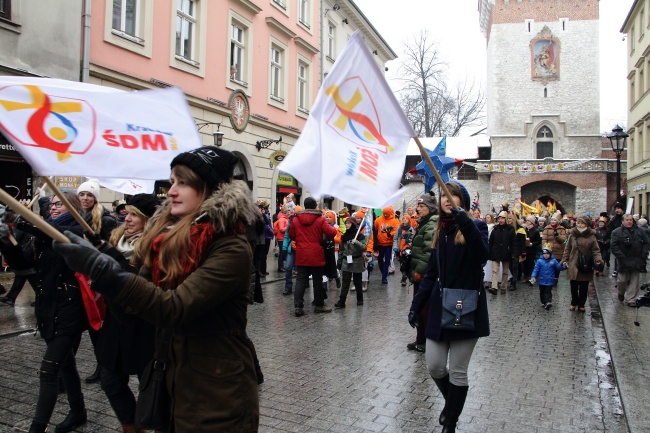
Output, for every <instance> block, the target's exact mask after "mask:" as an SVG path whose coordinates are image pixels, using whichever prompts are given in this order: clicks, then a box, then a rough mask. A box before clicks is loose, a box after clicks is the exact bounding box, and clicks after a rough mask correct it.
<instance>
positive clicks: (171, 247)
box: [135, 165, 212, 282]
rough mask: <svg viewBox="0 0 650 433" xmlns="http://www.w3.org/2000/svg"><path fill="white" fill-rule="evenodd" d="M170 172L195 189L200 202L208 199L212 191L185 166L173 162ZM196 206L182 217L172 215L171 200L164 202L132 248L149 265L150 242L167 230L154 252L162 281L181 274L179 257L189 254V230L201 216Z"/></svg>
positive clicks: (175, 277)
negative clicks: (199, 196) (156, 250)
mask: <svg viewBox="0 0 650 433" xmlns="http://www.w3.org/2000/svg"><path fill="white" fill-rule="evenodd" d="M172 173H173V174H174V175H175V176H176V179H177V180H179V181H183V182H185V184H186V185H188V186H190V187H191V188H193V189H195V190H196V191H198V192H199V194H200V195H201V196H202V197H203V199H202V202H203V201H205V199H207V198H208V197H209V196H210V194H211V193H212V191H211V190H210V188H208V186H207V184H206V183H205V182H204V181H203V179H201V178H200V177H199V176H198V175H197V174H196V173H195V172H194V171H192V170H191V169H189V168H188V167H186V166H184V165H175V166H174V167H173V168H172ZM200 209H201V207H200V206H199V207H198V208H197V209H196V210H194V211H193V212H192V213H190V214H188V215H185V216H184V217H182V218H178V217H175V216H173V215H172V214H171V211H172V207H171V203H170V199H169V198H168V199H167V201H166V202H165V203H164V204H163V206H162V209H161V211H160V212H159V213H157V214H156V215H154V217H153V218H152V220H151V223H150V224H149V226H148V227H147V228H146V229H145V232H144V234H143V235H142V238H141V240H140V242H138V244H137V246H136V248H135V260H136V261H137V262H139V263H142V264H143V265H144V266H146V267H147V268H151V266H152V264H153V260H154V254H155V253H154V252H153V250H152V244H153V242H154V240H155V239H156V238H157V237H158V236H159V235H161V234H163V233H165V232H167V236H166V237H165V240H164V241H163V242H162V244H161V246H160V251H158V253H157V255H158V258H159V263H160V270H161V272H162V274H163V275H164V278H163V279H162V280H161V282H167V281H175V280H177V279H178V278H180V277H182V275H183V267H182V265H181V257H184V256H188V257H189V255H187V254H185V253H184V252H185V251H190V250H191V248H192V245H191V241H190V229H191V227H192V224H193V223H194V221H195V220H196V219H197V218H198V217H199V215H200V212H201V211H200Z"/></svg>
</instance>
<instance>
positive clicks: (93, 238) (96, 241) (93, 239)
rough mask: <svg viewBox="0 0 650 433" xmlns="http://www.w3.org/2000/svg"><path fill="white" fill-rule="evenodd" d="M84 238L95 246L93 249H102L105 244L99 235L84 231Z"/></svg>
mask: <svg viewBox="0 0 650 433" xmlns="http://www.w3.org/2000/svg"><path fill="white" fill-rule="evenodd" d="M84 236H85V237H86V239H88V241H89V242H90V243H91V244H92V245H93V247H95V248H99V247H101V246H102V244H103V243H104V241H103V240H102V238H101V237H100V236H99V233H92V232H87V231H84Z"/></svg>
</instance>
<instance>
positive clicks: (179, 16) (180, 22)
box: [176, 0, 197, 63]
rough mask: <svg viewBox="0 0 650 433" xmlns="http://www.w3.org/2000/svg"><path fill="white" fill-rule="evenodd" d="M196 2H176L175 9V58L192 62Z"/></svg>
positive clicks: (179, 0) (186, 0) (187, 0)
mask: <svg viewBox="0 0 650 433" xmlns="http://www.w3.org/2000/svg"><path fill="white" fill-rule="evenodd" d="M196 3H197V2H196V1H195V0H178V5H177V8H176V56H177V57H180V58H181V59H185V60H189V61H191V62H193V63H195V61H194V58H195V57H194V45H195V42H196V35H195V31H196Z"/></svg>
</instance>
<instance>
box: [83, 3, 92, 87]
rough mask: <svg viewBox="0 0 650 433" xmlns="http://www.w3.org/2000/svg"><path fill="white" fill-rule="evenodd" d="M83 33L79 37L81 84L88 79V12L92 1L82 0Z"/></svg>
mask: <svg viewBox="0 0 650 433" xmlns="http://www.w3.org/2000/svg"><path fill="white" fill-rule="evenodd" d="M83 2H84V3H83V11H82V13H83V32H82V35H81V47H82V50H81V82H83V83H87V82H88V78H89V77H90V11H91V8H92V0H83Z"/></svg>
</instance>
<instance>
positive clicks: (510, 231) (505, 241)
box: [488, 211, 515, 295]
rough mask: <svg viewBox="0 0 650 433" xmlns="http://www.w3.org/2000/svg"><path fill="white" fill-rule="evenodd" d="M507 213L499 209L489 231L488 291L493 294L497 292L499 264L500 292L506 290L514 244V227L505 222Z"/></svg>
mask: <svg viewBox="0 0 650 433" xmlns="http://www.w3.org/2000/svg"><path fill="white" fill-rule="evenodd" d="M507 216H508V214H507V213H506V212H505V211H501V212H500V213H499V216H498V217H497V223H496V224H495V225H494V228H493V229H492V233H490V241H489V245H490V260H491V261H492V287H491V288H489V289H488V292H490V293H492V294H493V295H496V294H497V289H498V288H499V266H501V269H502V276H501V293H505V292H506V285H507V284H508V268H509V264H510V260H512V255H513V250H514V245H515V229H514V227H512V225H510V224H507V223H506V217H507Z"/></svg>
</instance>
